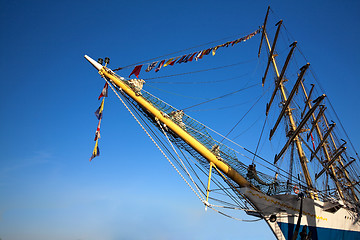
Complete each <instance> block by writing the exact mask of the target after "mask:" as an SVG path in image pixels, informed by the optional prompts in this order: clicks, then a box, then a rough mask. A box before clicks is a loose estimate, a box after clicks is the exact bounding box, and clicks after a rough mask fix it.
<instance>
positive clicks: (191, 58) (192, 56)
mask: <svg viewBox="0 0 360 240" xmlns="http://www.w3.org/2000/svg"><path fill="white" fill-rule="evenodd" d="M197 53H198V52H194V53H193V54H192V55H191V57H190V58H189V60H188V61H189V62H191V61H192V60H193V58H194V56H195V54H197Z"/></svg>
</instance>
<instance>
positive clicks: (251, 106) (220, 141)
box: [220, 84, 270, 143]
mask: <svg viewBox="0 0 360 240" xmlns="http://www.w3.org/2000/svg"><path fill="white" fill-rule="evenodd" d="M257 85H258V84H257ZM269 89H270V87H269V88H268V89H267V90H266V91H264V93H263V94H262V95H261V96H260V97H259V98H258V99H257V100H256V102H255V103H254V104H253V105H252V106H251V107H250V109H249V110H248V111H247V112H246V113H245V114H244V115H243V116H242V118H241V119H240V120H239V121H238V122H237V123H236V124H235V126H234V127H233V128H232V129H231V130H230V131H229V132H228V133H227V134H226V135H225V137H224V138H223V139H222V140H221V141H220V142H221V143H222V142H223V141H224V140H225V138H226V137H227V136H229V134H230V133H231V132H232V131H233V130H234V129H235V128H236V127H237V125H239V123H240V122H241V121H242V120H243V119H244V118H245V116H246V115H247V114H248V113H249V112H250V111H251V109H253V108H254V107H255V105H256V104H257V103H258V102H259V101H260V99H261V98H262V97H263V96H264V95H265V93H266V92H267V91H268V90H269Z"/></svg>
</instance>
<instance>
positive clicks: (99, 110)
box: [95, 98, 105, 120]
mask: <svg viewBox="0 0 360 240" xmlns="http://www.w3.org/2000/svg"><path fill="white" fill-rule="evenodd" d="M104 100H105V98H103V100H102V102H101V105H100V107H99V108H98V109H97V110H96V112H95V116H96V117H97V119H99V120H100V119H101V118H102V112H103V110H104Z"/></svg>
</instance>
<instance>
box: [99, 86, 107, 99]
mask: <svg viewBox="0 0 360 240" xmlns="http://www.w3.org/2000/svg"><path fill="white" fill-rule="evenodd" d="M108 88H109V85H108V83H107V82H106V83H105V86H104V88H103V90H102V91H101V93H100V96H99V98H98V100H100V98H102V97H107V96H108Z"/></svg>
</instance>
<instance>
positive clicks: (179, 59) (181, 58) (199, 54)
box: [129, 29, 260, 78]
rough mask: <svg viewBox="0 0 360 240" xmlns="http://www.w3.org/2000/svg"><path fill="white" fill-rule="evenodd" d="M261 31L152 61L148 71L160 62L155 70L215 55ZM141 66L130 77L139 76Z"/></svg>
mask: <svg viewBox="0 0 360 240" xmlns="http://www.w3.org/2000/svg"><path fill="white" fill-rule="evenodd" d="M259 32H260V29H258V30H256V31H255V32H253V33H251V34H249V35H247V36H245V37H241V38H238V39H235V40H233V41H228V42H226V43H223V44H220V45H217V46H215V47H211V48H208V49H205V50H202V51H198V52H194V53H190V54H185V55H182V56H178V57H175V58H174V57H173V58H170V59H164V60H162V61H160V62H159V61H156V62H152V63H150V64H148V67H147V68H146V70H145V71H146V72H150V71H151V70H152V69H153V68H155V66H156V65H157V64H158V63H159V64H158V66H157V67H156V69H155V72H158V71H159V70H160V69H161V68H162V67H166V66H169V65H170V66H173V65H174V64H175V63H186V62H191V61H192V60H193V59H194V58H195V60H196V61H197V60H199V59H202V58H203V56H205V55H209V54H210V53H212V55H213V56H215V53H216V51H217V50H218V49H219V48H221V47H229V46H230V45H231V46H234V45H235V44H238V43H240V42H245V41H246V40H249V39H250V38H252V37H253V36H255V35H256V34H258V33H259ZM141 67H142V65H138V66H136V67H135V68H134V70H133V71H132V72H131V74H130V75H129V78H130V76H131V75H132V74H135V76H136V77H137V78H139V74H140V71H141Z"/></svg>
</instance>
